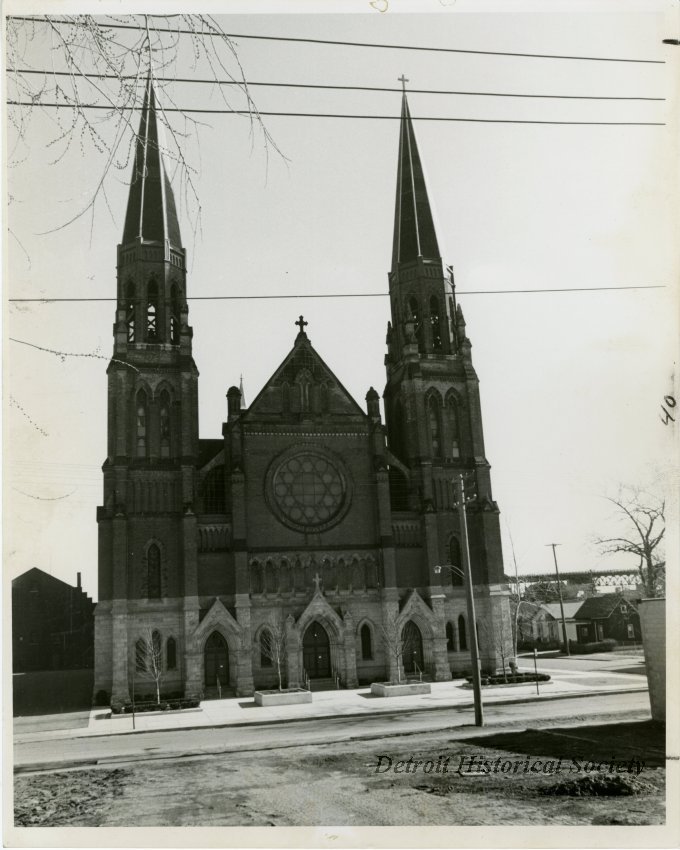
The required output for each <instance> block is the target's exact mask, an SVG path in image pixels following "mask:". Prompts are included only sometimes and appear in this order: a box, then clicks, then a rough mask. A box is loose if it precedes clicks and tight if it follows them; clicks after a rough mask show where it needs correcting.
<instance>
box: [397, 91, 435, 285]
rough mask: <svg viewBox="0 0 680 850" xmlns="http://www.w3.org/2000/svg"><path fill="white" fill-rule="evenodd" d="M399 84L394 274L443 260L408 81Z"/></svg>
mask: <svg viewBox="0 0 680 850" xmlns="http://www.w3.org/2000/svg"><path fill="white" fill-rule="evenodd" d="M399 80H400V82H401V84H402V87H403V90H404V93H403V95H402V104H401V129H400V133H399V160H398V166H397V199H396V204H395V212H394V242H393V247H392V271H396V268H397V266H398V265H399V264H400V263H409V262H412V261H414V260H416V259H417V258H418V257H423V258H425V259H429V260H438V259H440V254H439V246H438V244H437V234H436V233H435V230H434V222H433V220H432V211H431V209H430V202H429V200H428V197H427V188H426V186H425V177H424V175H423V168H422V165H421V164H420V156H419V154H418V146H417V145H416V137H415V133H414V131H413V123H412V121H411V113H410V112H409V108H408V100H407V98H406V83H407V82H408V79H407V78H406V77H405V76H404V75H403V74H402V76H401V77H400V78H399Z"/></svg>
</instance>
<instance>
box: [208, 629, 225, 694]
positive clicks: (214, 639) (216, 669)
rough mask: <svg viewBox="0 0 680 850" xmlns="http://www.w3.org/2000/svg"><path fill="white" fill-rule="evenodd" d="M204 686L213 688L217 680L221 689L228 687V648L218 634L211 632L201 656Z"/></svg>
mask: <svg viewBox="0 0 680 850" xmlns="http://www.w3.org/2000/svg"><path fill="white" fill-rule="evenodd" d="M203 660H204V667H205V685H206V687H208V688H214V687H215V686H216V685H217V680H218V679H219V682H220V687H221V688H228V687H229V648H228V647H227V642H226V640H225V639H224V638H223V637H222V635H221V634H220V633H219V632H213V633H212V634H211V635H210V637H209V638H208V640H207V641H206V643H205V650H204V655H203Z"/></svg>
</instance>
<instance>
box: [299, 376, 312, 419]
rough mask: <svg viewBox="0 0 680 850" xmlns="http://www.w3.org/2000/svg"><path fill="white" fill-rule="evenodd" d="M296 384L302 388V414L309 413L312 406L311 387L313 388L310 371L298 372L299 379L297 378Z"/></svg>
mask: <svg viewBox="0 0 680 850" xmlns="http://www.w3.org/2000/svg"><path fill="white" fill-rule="evenodd" d="M295 383H296V384H297V385H298V387H299V388H300V410H301V411H302V413H308V412H309V410H310V404H311V398H310V396H311V392H310V391H311V386H312V376H311V375H310V373H309V370H308V369H302V370H301V371H300V372H298V374H297V377H296V378H295Z"/></svg>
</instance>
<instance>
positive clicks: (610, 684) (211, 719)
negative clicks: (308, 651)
mask: <svg viewBox="0 0 680 850" xmlns="http://www.w3.org/2000/svg"><path fill="white" fill-rule="evenodd" d="M551 674H552V675H553V678H552V679H551V681H550V682H539V694H538V695H537V694H536V685H535V684H534V683H532V684H528V685H524V684H523V685H505V686H497V687H485V688H483V691H482V696H483V701H484V704H485V705H493V704H494V703H496V704H499V703H511V702H535V701H545V700H551V699H559V698H566V697H579V696H583V697H586V696H595V695H599V694H608V693H610V694H612V695H613V694H618V693H629V692H641V691H646V690H647V683H646V680H643V682H644V684H643V683H642V682H641V680H640V677H639V676H632V675H627V674H623V673H620V674H616V673H607V674H602V673H600V672H591V671H578V672H577V671H574V672H570V673H568V674H566V675H565V674H564V673H563V671H555V672H554V673H551ZM463 685H464V680H461V679H456V680H454V681H451V682H432V683H431V688H432V692H431V693H430V694H418V695H413V696H404V697H390V698H382V697H374V696H373V695H372V694H371V692H370V688H359V689H357V690H340V691H319V692H316V693H314V698H313V702H311V703H305V704H302V705H287V706H275V707H267V708H263V707H259V706H256V705H255V702H254V699H253V697H240V698H239V697H237V698H235V699H223V700H206V701H204V702H202V703H201V705H200V708H198V709H191V710H188V711H182V712H167V713H166V712H163V713H148V714H137V715H136V716H135V728H134V729H133V725H132V723H133V721H132V715H128V714H125V715H116V716H112V715H111V714H110V711H109V710H108V709H102V708H96V709H93V710H92V711H91V712H90V717H89V722H88V723H87V725H86V726H85V725H84V726H82V727H81V728H70V729H63V728H62V729H53V730H46V729H43V730H40V731H33V732H29V731H25V732H22V731H16V732H15V735H14V742H15V743H16V744H19V743H28V742H32V741H43V740H44V741H47V740H54V739H58V738H80V737H92V736H100V735H123V734H130V733H133V732H149V731H154V730H168V729H195V728H200V727H210V726H251V725H258V724H267V723H286V722H293V721H301V720H310V719H319V718H325V717H328V718H332V717H338V716H343V715H344V716H350V715H354V716H356V715H369V716H370V715H386V714H399V713H407V712H408V713H410V712H414V711H432V710H433V709H434V710H437V709H442V710H443V709H447V708H452V709H458V710H463V711H464V710H466V709H468V710H470V711H472V707H473V696H472V690H471V689H470V688H467V687H464V686H463ZM22 720H25V722H24V723H16V722H15V729H16V728H17V726H18V727H21V726H24V728H26V726H29V725H30V719H29V718H26V719H24V718H22ZM34 721H35V722H39V718H34Z"/></svg>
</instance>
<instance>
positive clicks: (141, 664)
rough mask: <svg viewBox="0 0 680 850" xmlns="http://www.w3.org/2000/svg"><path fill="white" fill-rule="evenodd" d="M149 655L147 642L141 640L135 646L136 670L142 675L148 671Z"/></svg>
mask: <svg viewBox="0 0 680 850" xmlns="http://www.w3.org/2000/svg"><path fill="white" fill-rule="evenodd" d="M147 654H148V652H147V646H146V641H144V640H142V638H140V639H139V640H138V641H137V643H136V644H135V670H137V671H138V672H140V673H141V672H143V671H145V670H146V659H147Z"/></svg>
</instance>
